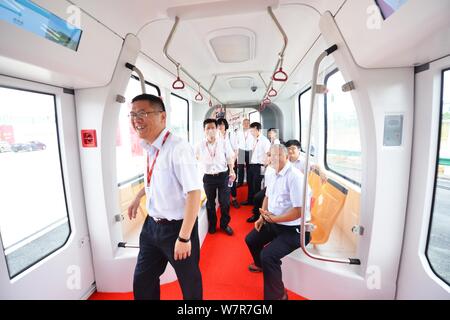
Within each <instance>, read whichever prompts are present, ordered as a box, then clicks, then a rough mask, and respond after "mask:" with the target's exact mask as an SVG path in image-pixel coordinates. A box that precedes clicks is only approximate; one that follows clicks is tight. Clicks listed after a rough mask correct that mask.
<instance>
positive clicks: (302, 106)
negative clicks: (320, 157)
mask: <svg viewBox="0 0 450 320" xmlns="http://www.w3.org/2000/svg"><path fill="white" fill-rule="evenodd" d="M310 107H311V87H309V88H308V89H306V90H305V91H303V92H302V93H300V95H299V96H298V108H299V110H298V112H299V116H300V142H301V145H302V146H301V148H302V152H305V150H306V140H305V139H306V136H307V135H308V132H307V130H308V121H309V115H310ZM311 141H313V140H312V139H311Z"/></svg>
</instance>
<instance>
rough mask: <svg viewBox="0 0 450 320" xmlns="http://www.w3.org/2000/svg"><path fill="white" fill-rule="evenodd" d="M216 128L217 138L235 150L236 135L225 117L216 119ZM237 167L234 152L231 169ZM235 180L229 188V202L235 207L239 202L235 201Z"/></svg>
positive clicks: (238, 206)
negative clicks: (217, 130)
mask: <svg viewBox="0 0 450 320" xmlns="http://www.w3.org/2000/svg"><path fill="white" fill-rule="evenodd" d="M217 128H218V129H219V138H220V139H222V140H223V143H228V144H229V145H230V147H231V149H232V150H233V151H234V152H235V150H237V149H238V148H237V144H236V137H235V134H234V132H231V131H229V125H228V121H227V119H225V118H220V119H217ZM236 168H237V157H236V152H235V154H234V165H233V169H234V170H235V172H236V170H237V169H236ZM236 183H237V182H236V180H234V181H233V185H232V186H231V188H230V192H231V204H232V205H233V207H235V208H236V209H239V208H240V205H239V203H238V202H237V190H236V189H237V186H236Z"/></svg>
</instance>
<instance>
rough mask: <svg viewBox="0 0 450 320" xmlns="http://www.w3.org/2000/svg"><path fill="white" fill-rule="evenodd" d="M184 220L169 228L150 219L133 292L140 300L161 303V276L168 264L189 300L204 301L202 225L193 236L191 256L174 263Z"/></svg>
mask: <svg viewBox="0 0 450 320" xmlns="http://www.w3.org/2000/svg"><path fill="white" fill-rule="evenodd" d="M182 223H183V220H179V221H174V222H173V221H171V222H168V223H166V224H161V223H156V222H155V220H153V218H151V217H150V216H147V218H146V219H145V222H144V225H143V227H142V231H141V235H140V238H139V246H140V250H139V255H138V258H137V263H136V268H135V270H134V279H133V292H134V298H135V299H136V300H144V299H145V300H159V299H160V279H159V278H160V276H161V275H162V274H163V272H164V270H165V269H166V266H167V262H170V264H171V265H172V266H173V268H174V269H175V272H176V274H177V277H178V281H179V283H180V287H181V291H182V292H183V298H184V299H185V300H201V299H202V298H203V287H202V275H201V273H200V268H199V260H200V241H199V237H198V222H195V225H194V228H193V229H192V234H191V247H192V248H191V256H190V257H188V258H187V259H185V260H176V261H175V259H174V248H175V242H176V240H177V238H178V234H179V232H180V229H181V225H182Z"/></svg>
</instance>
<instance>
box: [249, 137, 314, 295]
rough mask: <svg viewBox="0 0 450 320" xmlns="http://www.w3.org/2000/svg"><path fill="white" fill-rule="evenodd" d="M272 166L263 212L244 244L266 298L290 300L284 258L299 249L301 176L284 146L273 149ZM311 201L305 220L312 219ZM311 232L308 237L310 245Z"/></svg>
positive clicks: (251, 266) (301, 200)
mask: <svg viewBox="0 0 450 320" xmlns="http://www.w3.org/2000/svg"><path fill="white" fill-rule="evenodd" d="M271 165H272V167H273V168H274V169H275V171H276V174H275V176H274V177H272V179H271V182H270V183H269V185H268V186H267V191H266V197H265V198H264V202H263V206H262V208H261V209H260V212H261V216H260V218H259V219H258V221H256V222H255V229H254V230H252V231H251V232H250V233H249V234H248V235H247V237H246V238H245V242H246V243H247V246H248V248H249V250H250V253H251V254H252V256H253V261H254V263H252V264H250V266H249V270H250V271H251V272H261V271H262V272H263V275H264V299H265V300H287V293H286V290H285V288H284V284H283V281H282V274H281V258H283V257H284V256H286V255H288V254H289V253H291V252H292V251H294V250H295V249H297V248H299V247H300V232H301V230H300V224H301V219H302V217H301V207H302V206H303V199H302V193H303V192H302V189H303V184H302V181H303V177H302V173H301V172H300V171H299V170H298V169H296V168H294V166H293V165H292V164H291V162H290V161H289V160H288V151H287V149H286V147H285V146H284V145H281V144H276V145H272V147H271ZM310 216H311V214H310V212H309V201H308V202H307V205H306V210H305V219H306V221H307V222H308V221H309V220H310V219H311V217H310ZM309 239H310V234H309V232H307V233H306V235H305V240H306V244H308V243H309Z"/></svg>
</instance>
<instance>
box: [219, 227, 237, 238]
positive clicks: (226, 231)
mask: <svg viewBox="0 0 450 320" xmlns="http://www.w3.org/2000/svg"><path fill="white" fill-rule="evenodd" d="M221 229H222V230H223V231H224V232H225V233H226V234H227V235H229V236H232V235H233V233H234V232H233V229H231V227H230V226H226V227H225V228H221Z"/></svg>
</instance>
